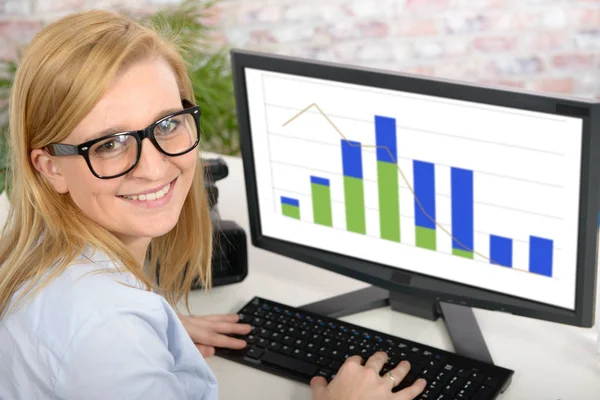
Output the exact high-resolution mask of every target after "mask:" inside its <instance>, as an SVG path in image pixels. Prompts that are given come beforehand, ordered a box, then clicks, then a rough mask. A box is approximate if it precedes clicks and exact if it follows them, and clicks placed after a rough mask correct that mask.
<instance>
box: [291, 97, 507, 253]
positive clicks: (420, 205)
mask: <svg viewBox="0 0 600 400" xmlns="http://www.w3.org/2000/svg"><path fill="white" fill-rule="evenodd" d="M312 107H314V108H316V109H317V111H319V113H321V115H322V116H323V117H325V119H326V120H327V122H329V124H330V125H331V126H332V127H333V129H335V130H336V132H337V133H339V134H340V136H341V137H342V139H344V140H345V141H346V142H347V143H348V145H349V146H351V147H364V148H373V149H385V150H386V151H387V152H388V155H389V156H390V159H391V160H392V161H394V164H396V167H397V168H398V172H400V176H401V177H402V180H403V181H404V183H405V184H406V186H408V190H410V192H411V193H412V195H413V197H414V199H415V201H416V202H417V204H418V206H419V208H420V209H421V211H422V212H423V214H424V215H425V216H426V217H427V218H428V219H429V220H430V221H431V222H433V223H434V224H435V225H436V226H437V227H439V228H440V229H441V230H442V231H443V232H444V233H446V234H447V235H448V236H450V238H451V239H452V240H454V241H456V243H458V244H459V245H460V246H462V247H463V248H464V249H466V251H470V252H472V253H473V254H477V255H478V256H480V257H483V258H484V259H485V260H488V261H490V262H491V263H492V264H496V265H500V264H497V263H495V262H494V261H493V260H491V259H490V258H489V257H486V256H484V255H483V254H481V253H478V252H476V251H475V250H474V249H469V248H468V247H467V246H465V245H464V244H462V243H461V242H460V241H459V240H458V239H456V238H455V237H454V236H453V235H452V233H451V232H450V231H448V230H447V229H446V228H444V227H443V226H442V225H440V224H439V223H438V222H437V221H436V220H435V219H434V218H432V217H431V216H430V215H429V214H427V212H426V211H425V208H424V207H423V205H422V204H421V201H420V200H419V198H418V197H417V195H416V194H415V191H414V189H413V188H412V186H411V185H410V183H409V182H408V179H406V176H405V175H404V172H403V171H402V168H400V166H399V165H398V160H394V155H393V153H392V151H391V150H390V149H389V147H387V146H377V145H365V144H359V145H356V144H354V143H352V142H351V141H350V140H348V139H347V138H346V136H345V135H344V134H343V133H342V131H340V129H339V128H338V127H337V126H336V125H335V124H334V123H333V121H331V119H329V117H328V116H327V114H325V113H324V112H323V110H321V108H320V107H319V106H318V105H317V104H316V103H312V104H310V105H309V106H308V107H306V108H304V109H303V110H301V111H299V112H298V113H296V115H294V116H293V117H292V118H290V119H288V120H287V121H286V122H285V123H284V124H283V126H286V125H287V124H289V123H290V122H292V121H293V120H295V119H296V118H298V117H299V116H301V115H302V114H304V113H305V112H307V111H308V110H310V109H311V108H312ZM457 250H460V249H457Z"/></svg>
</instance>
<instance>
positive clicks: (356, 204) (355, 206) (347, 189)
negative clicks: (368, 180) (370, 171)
mask: <svg viewBox="0 0 600 400" xmlns="http://www.w3.org/2000/svg"><path fill="white" fill-rule="evenodd" d="M364 190H365V189H364V186H363V180H362V179H359V178H354V177H352V176H344V198H345V202H346V229H348V230H349V231H350V232H356V233H367V227H366V222H365V193H364Z"/></svg>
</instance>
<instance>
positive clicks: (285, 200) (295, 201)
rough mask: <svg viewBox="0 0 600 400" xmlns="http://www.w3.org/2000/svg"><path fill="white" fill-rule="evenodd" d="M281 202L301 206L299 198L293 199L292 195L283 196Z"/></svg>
mask: <svg viewBox="0 0 600 400" xmlns="http://www.w3.org/2000/svg"><path fill="white" fill-rule="evenodd" d="M281 204H289V205H290V206H296V207H300V201H298V199H292V198H291V197H285V196H281Z"/></svg>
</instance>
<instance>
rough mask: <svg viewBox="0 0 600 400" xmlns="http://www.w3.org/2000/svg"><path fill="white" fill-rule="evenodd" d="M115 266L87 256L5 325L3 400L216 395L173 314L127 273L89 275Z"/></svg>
mask: <svg viewBox="0 0 600 400" xmlns="http://www.w3.org/2000/svg"><path fill="white" fill-rule="evenodd" d="M110 268H114V264H113V262H111V261H110V260H108V257H106V256H105V255H104V254H103V253H100V252H93V251H91V250H86V251H85V252H84V254H82V256H81V257H79V258H78V260H77V263H76V264H74V265H72V266H70V267H69V268H68V269H67V270H66V271H65V272H64V273H62V274H61V275H60V276H59V277H58V278H57V279H55V280H53V281H52V283H51V284H50V285H49V286H46V287H45V288H44V289H43V290H42V291H41V292H40V293H39V294H38V295H36V296H35V297H31V298H30V300H29V301H26V302H25V303H23V305H22V306H21V307H19V308H18V309H17V310H16V312H14V313H10V314H8V315H6V316H5V317H4V318H3V319H2V320H0V399H2V400H9V399H10V400H13V399H15V400H16V399H24V400H33V399H90V400H92V399H102V400H107V399H119V400H125V399H147V400H152V399H157V400H158V399H160V400H170V399H174V400H175V399H202V400H216V399H217V398H218V394H217V381H216V379H215V376H214V375H213V373H212V371H211V370H210V368H209V367H208V365H207V364H206V361H205V360H204V358H203V357H202V355H201V353H200V352H199V351H198V349H197V348H196V346H195V345H194V343H193V342H192V340H191V339H190V337H189V335H188V333H187V332H186V330H185V329H184V327H183V325H182V324H181V322H180V320H179V318H178V317H177V314H176V313H175V311H174V310H173V308H172V307H171V306H170V305H169V304H168V303H167V302H166V301H165V300H164V298H163V297H161V296H159V295H158V294H155V293H152V292H148V291H145V290H143V287H142V285H141V284H140V283H139V282H138V281H137V280H135V278H134V277H133V275H131V274H129V273H119V272H115V273H104V272H103V273H93V274H88V273H89V272H92V271H99V270H104V269H110ZM86 274H87V275H86ZM127 285H131V286H134V287H130V286H127Z"/></svg>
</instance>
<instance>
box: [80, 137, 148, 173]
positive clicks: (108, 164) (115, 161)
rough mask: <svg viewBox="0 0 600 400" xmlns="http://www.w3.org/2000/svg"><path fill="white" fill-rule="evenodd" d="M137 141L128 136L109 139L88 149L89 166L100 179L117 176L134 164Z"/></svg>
mask: <svg viewBox="0 0 600 400" xmlns="http://www.w3.org/2000/svg"><path fill="white" fill-rule="evenodd" d="M137 146H138V144H137V141H136V140H135V137H133V136H132V135H129V134H122V135H117V136H113V137H110V138H108V139H106V140H103V141H101V142H98V143H95V144H94V145H93V146H92V147H90V152H89V156H90V164H92V168H93V169H94V172H96V174H98V175H100V176H102V177H110V176H114V175H119V174H120V173H122V172H125V171H126V170H127V169H129V168H131V167H132V166H133V164H135V159H136V157H137Z"/></svg>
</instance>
